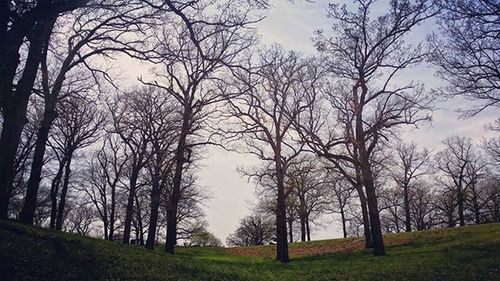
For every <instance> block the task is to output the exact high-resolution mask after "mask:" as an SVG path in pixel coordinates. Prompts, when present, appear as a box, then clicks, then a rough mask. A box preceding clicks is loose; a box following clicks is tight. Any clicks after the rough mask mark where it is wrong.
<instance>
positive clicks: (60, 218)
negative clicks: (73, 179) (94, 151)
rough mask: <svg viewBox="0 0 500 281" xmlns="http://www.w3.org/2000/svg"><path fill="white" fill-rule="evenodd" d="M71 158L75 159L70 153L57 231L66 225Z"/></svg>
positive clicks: (62, 190) (58, 213)
mask: <svg viewBox="0 0 500 281" xmlns="http://www.w3.org/2000/svg"><path fill="white" fill-rule="evenodd" d="M71 158H73V153H72V152H70V153H69V155H68V161H66V167H65V168H64V181H63V186H62V189H61V198H60V200H59V208H58V211H57V220H56V229H57V230H61V229H62V226H63V224H64V209H65V207H66V198H67V195H68V187H69V178H70V175H71Z"/></svg>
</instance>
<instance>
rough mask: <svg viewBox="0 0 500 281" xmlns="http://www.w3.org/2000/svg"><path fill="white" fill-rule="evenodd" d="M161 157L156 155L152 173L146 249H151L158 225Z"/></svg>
mask: <svg viewBox="0 0 500 281" xmlns="http://www.w3.org/2000/svg"><path fill="white" fill-rule="evenodd" d="M161 159H163V157H162V156H161V154H160V155H158V156H157V161H156V165H155V168H154V169H155V170H154V175H153V178H152V184H151V202H150V204H149V205H150V215H149V227H148V238H147V240H146V249H150V250H153V248H154V245H155V242H156V228H157V225H158V209H159V208H160V192H161V190H160V169H161V161H160V160H161Z"/></svg>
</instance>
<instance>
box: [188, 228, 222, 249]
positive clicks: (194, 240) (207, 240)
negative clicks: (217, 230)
mask: <svg viewBox="0 0 500 281" xmlns="http://www.w3.org/2000/svg"><path fill="white" fill-rule="evenodd" d="M189 240H190V243H189V245H190V246H200V247H220V246H222V242H221V241H220V239H219V238H217V237H215V235H213V234H212V233H210V232H209V231H207V230H201V231H197V232H195V233H194V234H193V235H191V237H190V238H189Z"/></svg>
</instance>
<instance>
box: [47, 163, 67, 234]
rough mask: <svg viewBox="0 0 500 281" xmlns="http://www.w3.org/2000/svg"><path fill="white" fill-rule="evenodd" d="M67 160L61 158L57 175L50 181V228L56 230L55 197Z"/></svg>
mask: <svg viewBox="0 0 500 281" xmlns="http://www.w3.org/2000/svg"><path fill="white" fill-rule="evenodd" d="M66 161H67V158H66V157H63V158H62V159H61V161H60V162H59V168H58V170H57V173H56V175H55V177H54V179H52V184H51V186H50V206H51V208H50V228H51V229H55V228H56V217H57V195H58V194H59V186H60V184H61V178H62V175H63V172H64V166H65V165H66Z"/></svg>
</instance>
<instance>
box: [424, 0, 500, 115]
mask: <svg viewBox="0 0 500 281" xmlns="http://www.w3.org/2000/svg"><path fill="white" fill-rule="evenodd" d="M436 3H438V5H439V9H440V11H441V12H440V14H439V16H438V19H439V21H438V22H439V26H440V30H439V33H436V34H433V35H432V36H431V37H430V39H429V42H430V46H431V50H432V52H431V62H432V63H434V64H435V65H436V66H438V67H439V71H438V75H439V76H440V77H441V78H442V79H444V80H445V81H446V82H448V86H447V87H446V88H444V89H443V90H442V94H443V95H445V96H448V97H454V96H463V97H465V98H467V99H470V100H472V101H476V102H478V104H476V105H475V106H473V107H472V108H468V109H466V110H465V112H464V114H465V115H466V116H471V115H474V114H477V113H479V112H481V111H482V110H484V109H485V108H488V107H493V108H498V107H499V106H500V73H499V71H498V69H499V67H500V52H499V51H500V47H499V46H500V37H499V36H498V30H499V29H500V21H499V20H498V15H499V10H500V4H499V3H498V1H496V0H449V1H436Z"/></svg>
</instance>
